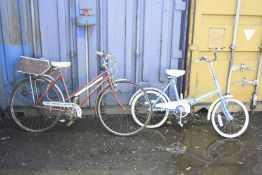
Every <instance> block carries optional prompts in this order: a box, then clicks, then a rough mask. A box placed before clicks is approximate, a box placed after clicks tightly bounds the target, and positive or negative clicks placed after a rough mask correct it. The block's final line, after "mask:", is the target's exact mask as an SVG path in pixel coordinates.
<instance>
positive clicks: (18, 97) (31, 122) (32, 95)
mask: <svg viewBox="0 0 262 175" xmlns="http://www.w3.org/2000/svg"><path fill="white" fill-rule="evenodd" d="M49 86H50V83H49V81H48V80H46V79H41V78H32V86H31V83H30V79H29V78H27V79H24V80H22V81H20V82H19V83H18V84H17V85H16V86H15V88H14V89H13V91H12V94H11V101H10V110H11V114H12V117H13V119H14V121H15V122H16V123H17V124H18V125H19V126H20V127H21V128H22V129H24V130H26V131H30V132H42V131H46V130H48V129H50V128H52V127H53V126H54V125H55V124H56V123H57V121H58V119H59V117H60V115H61V111H59V110H61V109H62V108H59V107H56V109H55V108H52V107H49V106H44V105H43V104H42V102H43V101H55V102H64V97H63V95H62V93H61V91H60V89H59V88H58V87H57V86H56V85H54V86H53V87H52V88H49V90H48V91H47V89H48V87H49ZM42 96H44V97H43V98H42V99H41V100H39V98H40V97H42ZM36 103H37V104H36Z"/></svg>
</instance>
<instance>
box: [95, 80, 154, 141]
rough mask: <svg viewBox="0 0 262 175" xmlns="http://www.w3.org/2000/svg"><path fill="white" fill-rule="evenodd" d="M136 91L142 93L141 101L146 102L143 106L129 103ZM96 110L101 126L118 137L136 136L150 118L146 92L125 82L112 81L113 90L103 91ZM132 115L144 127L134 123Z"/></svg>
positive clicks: (107, 88) (149, 106)
mask: <svg viewBox="0 0 262 175" xmlns="http://www.w3.org/2000/svg"><path fill="white" fill-rule="evenodd" d="M137 91H141V92H143V97H141V99H143V100H144V101H145V102H146V103H143V105H139V106H136V105H135V104H131V103H130V99H131V97H132V96H133V95H134V94H135V93H136V92H137ZM96 110H97V114H98V116H99V119H100V121H101V122H102V124H103V126H104V127H105V128H106V129H107V130H108V131H109V132H110V133H112V134H114V135H118V136H131V135H134V134H137V133H138V132H140V131H141V130H143V129H144V128H145V126H146V125H147V124H148V122H149V121H150V117H151V115H150V114H151V105H150V102H149V98H148V96H147V94H146V92H145V91H144V90H143V89H142V88H141V87H140V86H139V85H137V84H135V83H133V82H130V81H127V80H119V81H114V83H113V88H111V86H107V87H106V88H105V89H103V90H102V91H101V93H100V94H99V97H98V100H97V104H96ZM134 114H135V115H136V116H137V117H138V118H139V119H140V120H141V121H143V123H144V125H142V126H141V125H139V124H137V123H136V122H135V120H134V117H133V115H134Z"/></svg>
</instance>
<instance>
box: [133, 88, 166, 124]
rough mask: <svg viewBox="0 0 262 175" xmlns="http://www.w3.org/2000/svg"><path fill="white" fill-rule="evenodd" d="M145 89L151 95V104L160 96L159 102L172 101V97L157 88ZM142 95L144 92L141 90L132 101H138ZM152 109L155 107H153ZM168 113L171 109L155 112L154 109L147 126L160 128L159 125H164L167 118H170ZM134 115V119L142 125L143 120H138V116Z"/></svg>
mask: <svg viewBox="0 0 262 175" xmlns="http://www.w3.org/2000/svg"><path fill="white" fill-rule="evenodd" d="M144 90H145V91H146V93H147V94H148V96H149V99H150V102H151V105H153V104H154V103H155V101H156V100H157V99H158V98H160V99H159V100H158V103H166V102H170V99H169V98H168V96H167V95H166V94H165V93H164V92H161V91H160V90H159V89H156V88H145V89H144ZM160 93H162V95H161V96H159V94H160ZM142 95H143V94H142V92H139V93H137V94H135V95H134V97H133V98H132V102H131V103H137V102H138V100H139V98H140V97H141V96H142ZM152 109H153V107H152ZM168 115H169V111H163V112H160V111H156V112H154V111H152V113H151V120H150V122H149V123H148V124H147V125H146V127H147V128H150V129H154V128H158V127H160V126H162V125H163V124H164V123H165V122H166V120H167V118H168ZM133 116H134V120H135V121H136V122H137V124H139V125H140V126H142V125H143V123H141V121H140V120H138V118H137V117H136V116H135V115H133Z"/></svg>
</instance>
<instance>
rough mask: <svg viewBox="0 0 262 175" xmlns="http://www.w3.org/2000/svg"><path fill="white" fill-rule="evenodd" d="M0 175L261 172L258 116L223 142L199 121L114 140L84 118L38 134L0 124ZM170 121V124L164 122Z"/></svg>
mask: <svg viewBox="0 0 262 175" xmlns="http://www.w3.org/2000/svg"><path fill="white" fill-rule="evenodd" d="M0 123H1V124H0V174H12V175H16V174H25V175H29V174H34V175H38V174H39V175H40V174H52V175H58V174H59V175H60V174H74V175H78V174H98V175H100V174H112V175H124V174H152V175H157V174H161V175H165V174H178V175H186V174H201V175H202V174H206V175H209V174H212V175H216V174H217V175H221V174H223V175H235V174H236V175H239V174H261V172H262V171H261V170H262V166H261V160H262V158H261V157H262V156H261V153H262V132H261V126H262V118H261V113H258V114H255V115H252V116H250V125H249V128H248V130H247V131H246V133H245V134H244V135H243V136H241V137H240V138H238V139H223V138H222V137H220V136H218V134H217V133H215V131H214V130H213V128H212V126H211V123H209V122H206V120H205V117H201V116H198V117H196V116H195V117H193V118H192V119H191V120H189V122H188V123H187V124H186V126H185V127H183V128H180V126H178V125H177V124H176V123H175V122H174V121H172V122H169V124H168V125H166V126H164V127H161V128H159V129H156V130H145V131H143V132H142V133H140V134H139V135H137V136H133V137H116V136H113V135H110V134H109V133H107V132H106V130H104V129H103V127H102V125H101V124H100V123H99V120H98V119H97V118H95V117H90V116H87V117H86V118H84V119H82V120H78V121H76V122H75V123H74V124H73V125H72V126H71V127H70V128H68V127H66V126H65V124H64V123H59V124H58V125H57V126H56V127H54V128H53V129H51V130H50V131H47V132H44V133H29V132H25V131H22V130H20V129H19V128H18V126H16V125H15V123H14V122H13V121H12V120H11V119H5V120H1V122H0ZM170 123H172V124H170Z"/></svg>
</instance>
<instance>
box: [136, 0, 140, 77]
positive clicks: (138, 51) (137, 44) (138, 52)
mask: <svg viewBox="0 0 262 175" xmlns="http://www.w3.org/2000/svg"><path fill="white" fill-rule="evenodd" d="M136 3H137V4H136V51H135V58H136V59H135V81H136V82H138V81H139V79H138V73H137V71H138V64H139V63H138V57H139V56H140V15H141V5H140V1H139V0H137V1H136Z"/></svg>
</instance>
